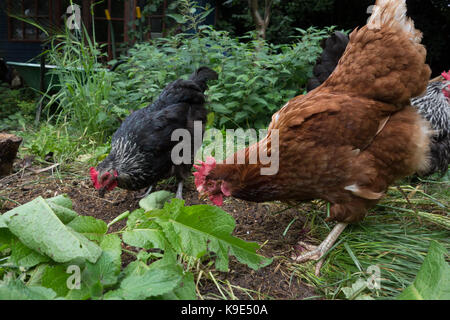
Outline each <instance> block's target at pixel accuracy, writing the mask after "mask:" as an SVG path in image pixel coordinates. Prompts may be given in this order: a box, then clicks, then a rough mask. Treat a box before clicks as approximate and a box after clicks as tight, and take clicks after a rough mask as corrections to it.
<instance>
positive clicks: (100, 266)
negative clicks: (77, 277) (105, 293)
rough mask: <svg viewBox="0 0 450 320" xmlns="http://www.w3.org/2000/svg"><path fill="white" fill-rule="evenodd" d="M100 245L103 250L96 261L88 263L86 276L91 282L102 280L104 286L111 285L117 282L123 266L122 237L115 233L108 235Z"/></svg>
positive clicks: (84, 274)
mask: <svg viewBox="0 0 450 320" xmlns="http://www.w3.org/2000/svg"><path fill="white" fill-rule="evenodd" d="M100 247H101V248H102V250H103V252H102V255H101V256H100V258H99V259H98V260H97V262H96V263H94V264H93V263H90V262H88V263H86V270H85V272H84V273H83V276H84V277H88V278H89V280H90V281H89V282H93V281H94V282H96V281H97V280H100V283H101V285H102V286H111V285H113V284H115V283H116V282H117V276H118V275H119V272H120V267H121V254H122V247H121V241H120V238H119V237H118V236H117V235H115V234H108V235H106V236H105V237H104V238H103V240H102V242H101V243H100Z"/></svg>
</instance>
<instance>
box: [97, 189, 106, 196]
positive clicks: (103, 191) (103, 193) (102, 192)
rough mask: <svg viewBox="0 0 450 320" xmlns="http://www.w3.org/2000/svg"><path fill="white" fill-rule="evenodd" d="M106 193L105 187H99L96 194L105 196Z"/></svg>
mask: <svg viewBox="0 0 450 320" xmlns="http://www.w3.org/2000/svg"><path fill="white" fill-rule="evenodd" d="M105 193H106V187H101V188H100V189H98V195H99V196H100V198H103V197H104V196H105Z"/></svg>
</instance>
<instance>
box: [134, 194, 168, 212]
mask: <svg viewBox="0 0 450 320" xmlns="http://www.w3.org/2000/svg"><path fill="white" fill-rule="evenodd" d="M173 196H174V194H173V193H172V192H169V191H164V190H160V191H156V192H153V193H151V194H149V195H148V196H147V197H145V198H144V199H142V200H141V201H139V206H140V207H141V208H142V209H144V210H145V211H150V210H154V209H161V208H163V207H164V203H165V202H166V201H167V200H169V199H172V198H173Z"/></svg>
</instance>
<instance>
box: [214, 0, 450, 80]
mask: <svg viewBox="0 0 450 320" xmlns="http://www.w3.org/2000/svg"><path fill="white" fill-rule="evenodd" d="M374 3H375V1H373V0H301V1H282V0H274V1H273V8H272V17H271V22H270V24H269V27H268V30H267V38H266V39H267V40H268V41H269V42H270V43H291V42H292V41H293V38H291V36H292V35H293V32H294V30H295V28H308V27H310V26H315V27H318V28H323V27H325V26H331V25H335V26H337V28H338V29H345V30H353V29H354V28H356V27H358V26H359V27H361V26H363V25H364V24H365V23H366V20H367V18H368V17H369V14H368V13H367V8H368V7H369V6H370V5H373V4H374ZM448 4H449V2H448V0H407V6H408V15H409V16H411V17H412V18H413V20H414V22H415V25H416V27H417V28H419V29H420V30H421V31H422V32H423V34H424V38H423V43H424V44H425V46H426V47H427V49H428V57H427V62H428V63H429V64H430V65H431V68H432V69H433V74H434V75H438V74H440V73H441V72H442V71H443V70H448V69H449V68H450V65H449V62H448V52H450V41H448V35H449V34H450V7H448ZM424 8H425V10H424ZM218 13H219V18H218V22H217V28H218V29H221V30H227V31H229V32H231V34H232V35H235V36H240V35H243V34H245V32H247V31H250V30H254V25H253V21H252V18H251V15H250V13H249V10H248V4H247V1H239V0H228V1H223V2H219V7H218Z"/></svg>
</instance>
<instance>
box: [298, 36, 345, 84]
mask: <svg viewBox="0 0 450 320" xmlns="http://www.w3.org/2000/svg"><path fill="white" fill-rule="evenodd" d="M348 41H349V38H348V36H347V35H346V34H345V33H342V32H339V31H336V32H335V33H334V34H333V35H332V36H331V37H329V38H328V39H326V40H325V41H323V42H322V44H321V46H322V48H323V51H322V54H321V55H320V57H319V58H318V59H317V62H316V65H315V66H314V69H313V76H312V77H311V78H310V79H309V80H308V84H307V86H306V90H307V91H308V92H309V91H311V90H313V89H315V88H317V87H318V86H320V85H321V84H322V83H323V82H325V80H327V79H328V77H329V76H330V75H331V74H332V73H333V71H334V69H335V68H336V66H337V64H338V62H339V59H341V57H342V55H343V54H344V51H345V48H347V44H348Z"/></svg>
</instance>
